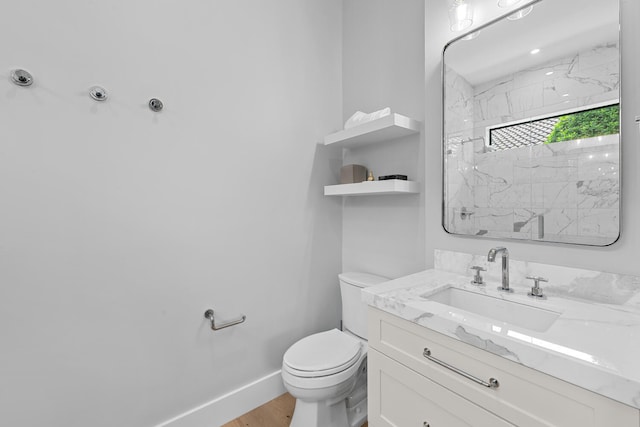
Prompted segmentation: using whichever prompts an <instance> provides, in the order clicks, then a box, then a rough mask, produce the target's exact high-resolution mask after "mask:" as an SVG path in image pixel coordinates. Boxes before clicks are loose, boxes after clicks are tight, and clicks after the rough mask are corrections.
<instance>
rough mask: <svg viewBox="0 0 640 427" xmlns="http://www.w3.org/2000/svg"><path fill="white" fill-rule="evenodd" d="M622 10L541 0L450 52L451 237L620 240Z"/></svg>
mask: <svg viewBox="0 0 640 427" xmlns="http://www.w3.org/2000/svg"><path fill="white" fill-rule="evenodd" d="M618 8H619V5H618V2H617V0H567V1H561V2H558V1H553V0H541V1H538V2H536V3H533V4H530V5H528V6H527V7H524V8H523V9H521V10H520V11H518V12H515V13H513V14H512V15H510V16H506V17H504V18H502V19H499V20H497V21H495V22H493V23H490V24H488V25H487V26H485V27H483V28H481V29H480V30H479V31H477V32H475V33H473V34H472V36H473V37H469V36H467V37H463V38H461V39H457V40H455V41H453V42H452V43H450V44H449V45H448V46H447V47H445V50H444V64H443V67H444V72H443V76H444V82H443V86H444V87H443V90H444V130H443V137H444V150H443V156H444V159H443V162H444V209H443V225H444V227H445V229H446V230H447V231H448V232H450V233H454V234H465V235H475V236H485V237H494V238H501V239H504V238H507V239H528V240H537V241H550V242H564V243H576V244H586V245H608V244H611V243H613V242H615V241H616V240H617V238H618V236H619V205H620V175H619V164H620V162H619V159H620V131H619V129H620V121H619V117H620V108H619V97H620V95H619V89H620V52H619V12H618Z"/></svg>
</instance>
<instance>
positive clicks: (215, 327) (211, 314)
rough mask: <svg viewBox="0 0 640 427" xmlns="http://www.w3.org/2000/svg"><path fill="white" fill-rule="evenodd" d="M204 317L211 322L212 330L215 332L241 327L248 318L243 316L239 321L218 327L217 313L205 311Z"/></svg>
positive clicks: (210, 310) (232, 321)
mask: <svg viewBox="0 0 640 427" xmlns="http://www.w3.org/2000/svg"><path fill="white" fill-rule="evenodd" d="M204 317H205V318H206V319H209V320H210V321H211V329H212V330H214V331H219V330H220V329H224V328H228V327H229V326H234V325H239V324H240V323H244V321H245V320H247V316H245V315H244V314H243V315H242V316H241V317H240V318H239V319H236V320H231V321H229V322H226V323H223V324H220V325H216V316H215V312H214V311H213V310H212V309H208V310H207V311H205V312H204Z"/></svg>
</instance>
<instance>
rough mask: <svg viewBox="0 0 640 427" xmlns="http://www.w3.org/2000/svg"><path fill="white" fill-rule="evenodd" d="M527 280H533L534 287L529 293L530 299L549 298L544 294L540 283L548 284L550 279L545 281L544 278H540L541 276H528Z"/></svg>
mask: <svg viewBox="0 0 640 427" xmlns="http://www.w3.org/2000/svg"><path fill="white" fill-rule="evenodd" d="M527 279H531V280H533V287H532V288H531V292H529V293H528V295H529V296H530V297H536V298H542V299H545V298H547V297H546V296H545V295H544V294H543V293H542V288H541V287H540V282H548V281H549V280H548V279H545V278H544V277H540V276H527Z"/></svg>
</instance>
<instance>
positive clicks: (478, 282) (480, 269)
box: [471, 265, 487, 285]
mask: <svg viewBox="0 0 640 427" xmlns="http://www.w3.org/2000/svg"><path fill="white" fill-rule="evenodd" d="M471 270H475V271H476V274H475V276H473V280H472V281H471V284H472V285H484V280H482V274H481V272H483V271H487V269H486V268H483V267H480V266H479V265H474V266H473V267H471Z"/></svg>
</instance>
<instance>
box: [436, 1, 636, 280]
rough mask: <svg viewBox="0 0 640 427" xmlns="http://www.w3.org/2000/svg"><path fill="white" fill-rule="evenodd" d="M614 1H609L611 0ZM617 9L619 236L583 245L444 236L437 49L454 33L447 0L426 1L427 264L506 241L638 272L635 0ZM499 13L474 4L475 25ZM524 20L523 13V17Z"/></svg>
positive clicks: (528, 256)
mask: <svg viewBox="0 0 640 427" xmlns="http://www.w3.org/2000/svg"><path fill="white" fill-rule="evenodd" d="M612 1H613V0H612ZM620 3H621V8H622V13H621V17H622V43H621V48H622V58H623V59H622V97H621V98H622V111H623V112H622V134H621V138H622V153H623V156H621V160H622V165H621V170H622V194H621V198H622V212H621V218H622V225H621V238H620V240H619V241H618V242H616V243H615V244H613V245H612V246H609V247H586V246H574V245H557V244H548V243H528V242H512V241H506V242H504V241H499V240H488V239H477V238H470V237H461V236H453V235H448V234H447V233H446V232H445V231H444V230H443V228H442V226H441V225H440V224H441V209H440V201H441V197H442V188H441V186H442V178H441V170H442V169H441V160H440V144H441V132H442V131H441V129H442V127H441V118H442V100H441V84H442V81H441V54H442V49H443V47H444V45H445V44H446V43H447V42H448V41H449V40H451V39H452V38H454V37H455V35H454V34H453V33H451V32H450V31H449V28H448V18H447V3H446V2H445V1H433V2H431V1H429V2H426V9H425V17H426V19H425V21H426V22H425V28H426V31H425V39H426V40H427V43H426V46H425V47H426V56H425V67H426V92H425V96H426V99H427V103H426V108H425V117H426V118H425V129H426V130H425V141H426V142H425V147H426V148H425V151H426V166H425V171H426V180H427V182H428V183H429V185H428V186H427V188H426V192H425V193H426V194H425V197H426V212H425V214H426V262H427V264H428V265H432V262H433V261H432V256H433V255H432V254H433V249H435V248H439V249H447V250H454V251H460V252H469V253H474V254H484V253H486V252H487V251H488V250H489V249H490V248H491V247H494V246H497V245H506V246H507V247H508V248H509V250H510V252H511V256H512V257H513V258H515V259H519V260H526V261H533V262H540V263H548V264H560V265H566V266H571V267H578V268H586V269H597V270H603V271H608V272H617V273H624V274H634V275H640V265H639V264H638V262H637V257H638V254H639V253H640V222H638V221H637V213H638V212H639V211H640V192H639V191H638V189H639V188H640V175H639V174H638V168H637V165H638V164H639V163H640V147H639V142H640V141H639V132H638V126H637V124H636V123H635V122H634V118H635V116H636V115H639V114H640V96H639V95H640V93H639V88H640V85H638V83H637V81H636V79H637V76H638V75H639V73H640V61H639V59H638V56H637V52H638V49H639V48H640V30H639V29H638V26H637V23H636V22H635V21H636V19H635V18H636V17H637V16H640V4H639V3H638V2H637V1H635V0H621V2H620ZM499 13H500V11H499V9H498V8H497V6H496V5H495V1H493V0H483V1H482V2H477V3H476V19H475V25H481V24H482V23H484V22H488V20H490V19H492V18H494V17H497V16H498V14H499ZM525 19H526V18H525Z"/></svg>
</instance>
